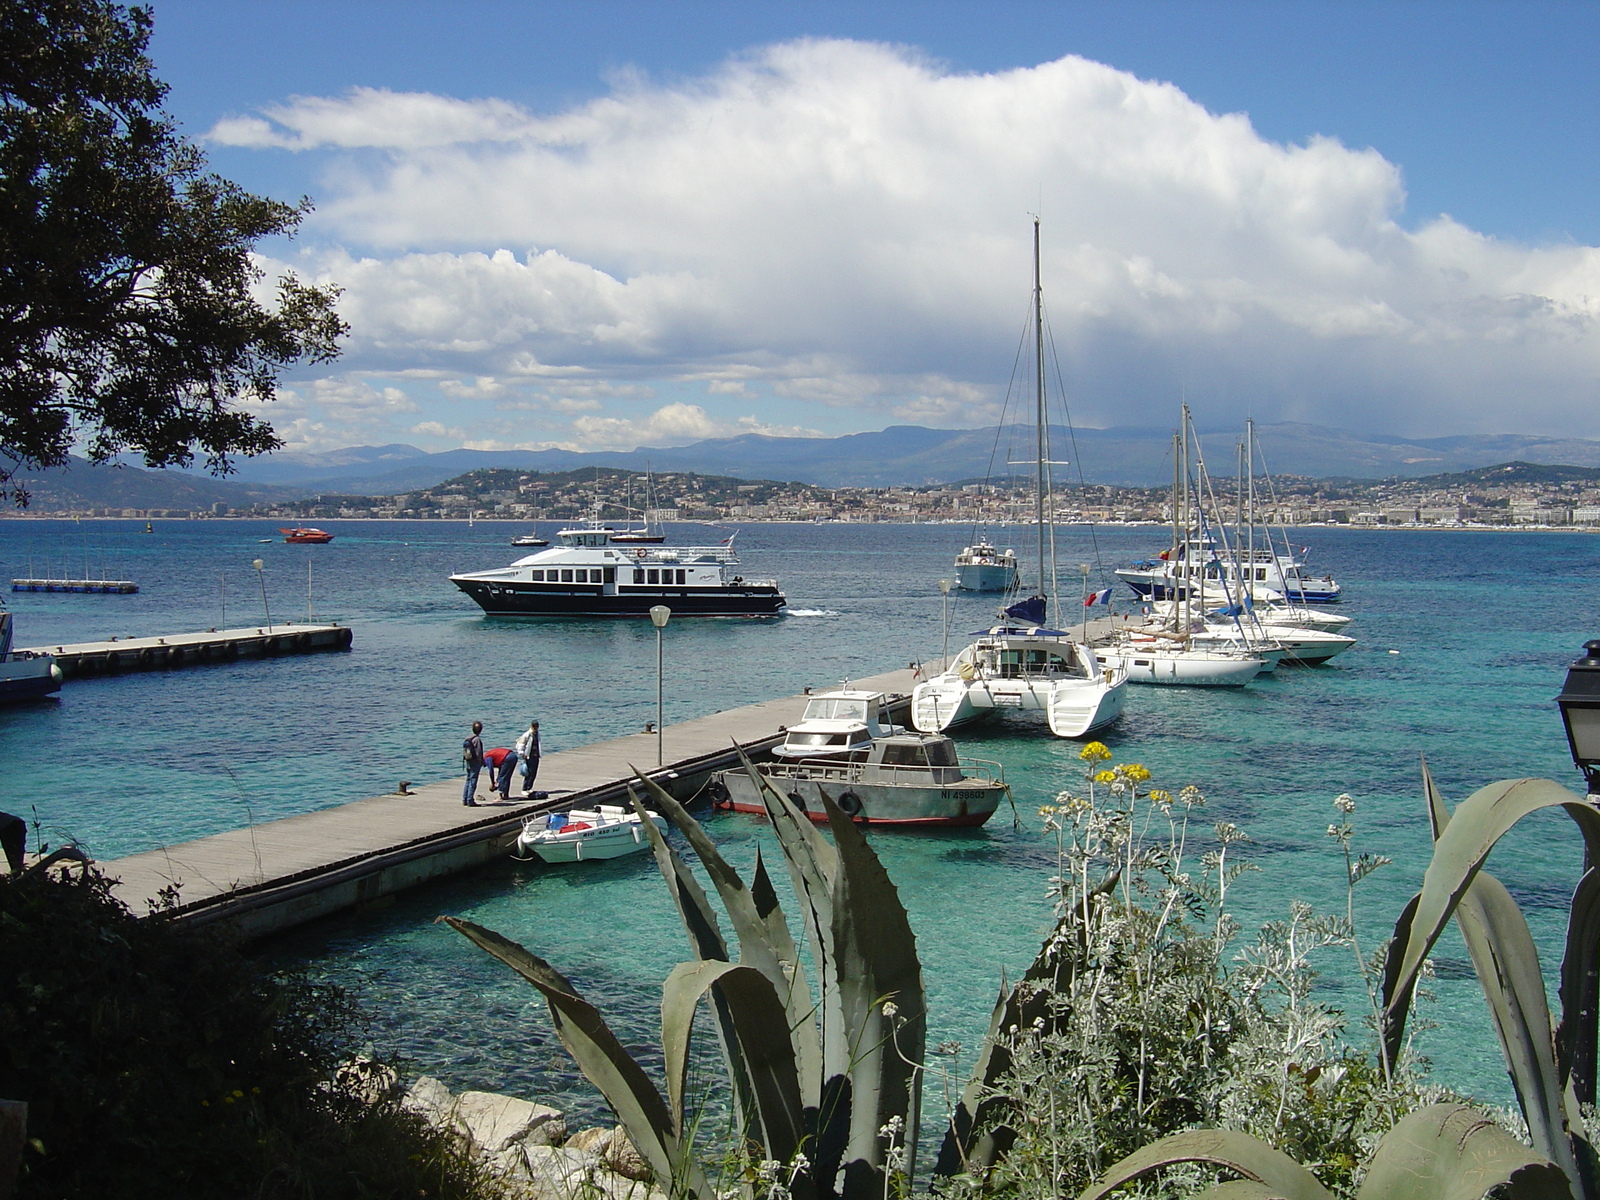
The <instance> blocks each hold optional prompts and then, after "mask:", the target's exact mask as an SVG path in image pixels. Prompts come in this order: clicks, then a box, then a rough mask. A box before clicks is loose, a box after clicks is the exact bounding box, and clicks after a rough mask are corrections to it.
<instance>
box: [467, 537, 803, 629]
mask: <svg viewBox="0 0 1600 1200" xmlns="http://www.w3.org/2000/svg"><path fill="white" fill-rule="evenodd" d="M613 532H614V531H613V530H611V529H608V528H605V527H604V526H596V527H591V528H587V529H563V530H562V531H561V532H560V533H558V534H556V539H557V541H558V543H559V544H558V545H555V546H552V547H551V548H550V549H548V550H542V551H540V552H539V553H538V554H531V555H529V556H528V557H527V558H519V559H518V560H517V561H516V562H514V563H512V564H511V565H510V566H509V567H498V568H496V569H494V570H490V571H471V572H467V573H464V574H460V575H452V576H450V582H451V583H453V584H455V585H456V586H457V587H458V588H460V589H461V590H462V591H463V592H465V593H466V594H467V595H469V596H471V597H472V598H473V599H474V600H475V601H477V603H478V605H479V606H480V607H481V608H482V609H483V611H484V612H486V613H490V614H491V615H494V616H565V617H645V616H649V614H650V609H651V608H652V607H654V606H655V605H657V604H664V605H666V606H667V607H668V608H670V609H671V610H672V615H673V616H675V617H771V616H776V615H777V614H778V613H780V612H781V611H782V610H783V607H784V605H785V604H786V603H787V602H788V601H787V600H786V599H785V597H784V594H783V593H782V592H781V591H779V590H778V581H777V580H776V579H746V578H745V577H744V576H743V575H742V574H740V573H739V556H738V555H737V554H736V553H734V549H733V538H731V537H730V538H728V539H727V540H726V541H723V542H719V543H718V544H717V545H715V546H632V545H617V544H615V543H614V542H613V541H612V534H613Z"/></svg>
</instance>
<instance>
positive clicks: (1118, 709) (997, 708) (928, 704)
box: [911, 671, 1127, 738]
mask: <svg viewBox="0 0 1600 1200" xmlns="http://www.w3.org/2000/svg"><path fill="white" fill-rule="evenodd" d="M1126 681H1127V676H1126V675H1125V674H1123V673H1122V672H1121V671H1117V672H1116V680H1115V682H1110V683H1108V682H1103V681H1099V680H1085V681H1079V680H1059V681H1053V682H1044V681H1023V680H998V679H997V680H993V681H976V682H967V681H964V680H963V679H962V678H961V677H960V676H959V675H955V674H953V673H952V674H950V675H938V676H935V677H934V678H932V679H930V680H928V681H927V682H926V683H922V684H918V685H917V687H916V689H915V690H914V691H913V692H912V694H911V722H912V724H913V725H914V726H915V727H916V728H918V729H921V730H925V731H927V732H942V731H944V730H946V729H953V728H957V727H959V726H961V725H965V724H967V723H968V722H970V721H975V720H980V719H983V718H986V717H992V716H994V715H995V714H996V713H1003V712H1042V713H1044V715H1045V720H1046V721H1047V722H1048V724H1049V726H1050V732H1051V733H1053V734H1055V735H1056V736H1057V737H1068V738H1077V737H1085V736H1087V735H1088V734H1091V733H1093V732H1094V731H1095V730H1097V729H1101V728H1103V727H1105V726H1107V725H1109V724H1111V722H1113V721H1115V720H1116V719H1117V718H1118V717H1120V716H1121V715H1122V705H1123V698H1124V692H1125V688H1124V687H1123V685H1124V684H1125V683H1126Z"/></svg>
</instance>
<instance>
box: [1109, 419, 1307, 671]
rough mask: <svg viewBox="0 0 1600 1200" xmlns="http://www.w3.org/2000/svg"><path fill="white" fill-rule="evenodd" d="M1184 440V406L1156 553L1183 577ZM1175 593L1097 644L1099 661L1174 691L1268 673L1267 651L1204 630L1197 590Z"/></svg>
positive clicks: (1190, 500)
mask: <svg viewBox="0 0 1600 1200" xmlns="http://www.w3.org/2000/svg"><path fill="white" fill-rule="evenodd" d="M1189 437H1190V424H1189V406H1188V405H1187V404H1186V405H1184V406H1183V421H1182V426H1181V428H1180V429H1179V431H1178V432H1177V433H1175V434H1174V435H1173V438H1172V546H1171V547H1170V549H1169V550H1168V551H1167V552H1166V554H1164V555H1162V558H1163V560H1165V561H1169V562H1170V563H1173V564H1176V565H1175V568H1174V569H1175V570H1176V571H1177V572H1179V573H1180V574H1185V575H1186V573H1187V572H1189V571H1192V570H1193V569H1194V567H1195V562H1194V560H1193V559H1192V558H1191V557H1190V556H1189V554H1188V551H1189V549H1190V548H1191V547H1192V545H1193V544H1194V539H1193V536H1192V530H1191V514H1192V513H1193V511H1194V508H1195V499H1196V498H1195V497H1194V496H1193V495H1192V494H1191V490H1190V488H1191V483H1190V477H1189V455H1188V450H1189ZM1177 590H1178V591H1179V592H1180V593H1181V597H1182V598H1181V599H1178V600H1174V601H1172V602H1171V604H1170V605H1168V606H1167V611H1166V612H1165V613H1164V614H1162V616H1160V617H1158V618H1157V619H1156V620H1154V621H1151V622H1148V623H1146V624H1144V625H1137V626H1128V627H1124V628H1121V629H1116V630H1113V631H1112V633H1111V635H1110V637H1109V638H1108V639H1107V641H1106V642H1105V643H1104V644H1102V645H1101V646H1100V656H1101V658H1102V659H1103V660H1104V661H1106V662H1108V663H1115V664H1117V665H1119V666H1121V667H1122V668H1123V669H1125V670H1126V671H1127V672H1128V678H1129V679H1130V680H1131V681H1132V682H1134V683H1152V684H1164V685H1167V686H1176V687H1243V686H1245V684H1247V683H1249V682H1250V681H1251V680H1252V679H1254V678H1255V677H1256V676H1257V675H1259V674H1261V673H1262V672H1263V671H1265V670H1267V669H1268V661H1269V660H1268V657H1267V652H1266V651H1264V650H1263V649H1262V648H1259V647H1257V646H1252V645H1249V644H1248V643H1247V641H1246V639H1245V638H1244V637H1243V631H1242V630H1240V631H1239V632H1240V637H1239V638H1238V639H1231V638H1228V637H1227V636H1226V635H1225V634H1222V635H1219V634H1218V632H1217V631H1215V630H1212V629H1210V628H1208V627H1207V625H1206V619H1205V613H1204V610H1203V608H1202V607H1201V606H1200V602H1199V596H1200V588H1198V587H1184V588H1181V589H1177ZM1272 665H1274V666H1275V665H1276V661H1275V660H1274V661H1273V663H1272Z"/></svg>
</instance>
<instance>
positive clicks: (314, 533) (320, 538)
mask: <svg viewBox="0 0 1600 1200" xmlns="http://www.w3.org/2000/svg"><path fill="white" fill-rule="evenodd" d="M278 532H279V533H281V534H283V535H284V537H283V540H284V541H286V542H288V543H290V544H291V545H298V546H325V545H327V544H328V543H329V542H331V541H333V534H331V533H324V532H323V531H322V530H320V529H312V528H311V527H310V526H309V525H303V526H298V527H296V528H294V529H280V530H278Z"/></svg>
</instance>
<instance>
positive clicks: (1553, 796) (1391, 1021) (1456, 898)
mask: <svg viewBox="0 0 1600 1200" xmlns="http://www.w3.org/2000/svg"><path fill="white" fill-rule="evenodd" d="M1556 805H1560V806H1563V807H1565V808H1566V809H1567V811H1568V812H1569V813H1570V814H1571V815H1572V817H1573V819H1574V820H1575V821H1577V823H1578V826H1579V828H1580V829H1581V830H1582V831H1583V834H1584V838H1585V841H1586V843H1587V844H1588V845H1589V846H1590V847H1591V850H1592V851H1593V850H1600V813H1597V812H1595V810H1594V809H1592V808H1590V807H1589V806H1588V805H1587V804H1586V803H1585V802H1584V801H1583V800H1581V799H1580V798H1579V797H1577V796H1575V795H1573V793H1571V792H1569V791H1568V790H1567V789H1566V788H1564V787H1562V786H1561V785H1560V784H1558V783H1552V782H1551V781H1550V780H1548V779H1511V780H1502V781H1501V782H1499V783H1493V784H1490V785H1489V786H1488V787H1486V788H1480V789H1479V790H1478V791H1476V792H1474V793H1473V794H1472V795H1471V796H1468V797H1467V798H1466V799H1465V800H1463V801H1462V802H1461V805H1460V807H1459V808H1457V809H1456V811H1455V812H1454V813H1453V814H1451V819H1450V823H1449V825H1447V826H1445V827H1444V829H1442V830H1441V831H1440V834H1439V840H1438V841H1437V842H1435V843H1434V852H1433V860H1432V862H1430V863H1429V864H1428V871H1427V874H1426V875H1425V876H1424V877H1423V881H1422V890H1421V892H1419V893H1418V899H1417V902H1416V908H1415V911H1414V914H1413V915H1412V919H1411V920H1410V922H1409V923H1408V924H1407V928H1406V929H1405V930H1404V931H1403V932H1404V936H1403V937H1402V936H1401V934H1402V931H1401V929H1400V927H1399V926H1398V925H1397V926H1396V940H1395V941H1394V942H1393V943H1391V946H1390V961H1389V962H1388V963H1386V964H1385V972H1384V975H1385V978H1384V996H1383V1000H1384V1026H1385V1028H1384V1038H1383V1040H1384V1050H1385V1054H1386V1055H1387V1056H1388V1061H1389V1062H1391V1063H1393V1062H1394V1061H1396V1058H1397V1056H1398V1054H1399V1052H1400V1047H1401V1044H1402V1041H1403V1039H1404V1034H1405V1020H1406V1014H1407V1011H1408V1009H1409V1007H1410V994H1411V991H1412V988H1413V987H1414V986H1415V984H1416V981H1417V973H1418V972H1419V971H1420V970H1421V969H1422V963H1423V961H1424V960H1425V959H1426V958H1427V956H1428V953H1429V951H1431V950H1432V949H1433V944H1434V942H1435V941H1437V940H1438V937H1439V934H1440V933H1441V932H1442V931H1443V930H1444V927H1445V925H1446V924H1448V923H1449V921H1450V918H1451V917H1452V916H1453V915H1454V913H1455V908H1456V905H1457V904H1458V903H1459V902H1460V900H1461V897H1462V895H1463V894H1464V893H1465V892H1466V890H1467V888H1468V887H1469V886H1471V884H1472V880H1473V877H1474V876H1475V875H1476V874H1477V873H1478V870H1479V868H1481V867H1482V866H1483V860H1484V859H1485V858H1487V857H1488V855H1489V852H1490V851H1491V850H1493V849H1494V845H1495V843H1496V842H1497V841H1499V839H1500V837H1501V836H1502V835H1503V834H1504V833H1505V832H1506V831H1507V830H1508V829H1510V828H1511V827H1512V826H1513V825H1515V824H1516V823H1517V822H1518V821H1519V820H1521V819H1522V818H1523V817H1525V816H1527V815H1528V814H1529V813H1532V812H1537V811H1538V810H1540V809H1543V808H1551V807H1554V806H1556ZM1591 857H1592V858H1595V859H1596V860H1600V854H1593V853H1591ZM1404 920H1405V918H1404V917H1402V921H1404ZM1395 960H1398V961H1395Z"/></svg>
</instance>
